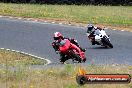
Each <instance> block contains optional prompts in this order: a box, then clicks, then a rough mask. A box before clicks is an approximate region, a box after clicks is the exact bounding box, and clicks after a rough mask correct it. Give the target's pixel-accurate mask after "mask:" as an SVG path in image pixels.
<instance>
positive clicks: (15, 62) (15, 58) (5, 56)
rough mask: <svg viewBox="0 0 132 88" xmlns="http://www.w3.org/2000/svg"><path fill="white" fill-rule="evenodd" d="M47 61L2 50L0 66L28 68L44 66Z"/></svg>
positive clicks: (0, 51)
mask: <svg viewBox="0 0 132 88" xmlns="http://www.w3.org/2000/svg"><path fill="white" fill-rule="evenodd" d="M44 64H46V61H45V60H41V59H38V58H34V57H31V56H28V55H24V54H20V53H16V52H11V51H7V50H1V49H0V66H19V65H22V66H26V65H44Z"/></svg>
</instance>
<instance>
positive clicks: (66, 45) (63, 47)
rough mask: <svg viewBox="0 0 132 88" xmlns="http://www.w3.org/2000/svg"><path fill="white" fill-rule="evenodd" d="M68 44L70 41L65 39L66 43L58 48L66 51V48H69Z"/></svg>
mask: <svg viewBox="0 0 132 88" xmlns="http://www.w3.org/2000/svg"><path fill="white" fill-rule="evenodd" d="M70 44H71V42H70V41H69V40H68V39H66V43H65V44H64V45H63V46H60V47H59V49H60V51H61V52H66V50H68V49H69V48H70Z"/></svg>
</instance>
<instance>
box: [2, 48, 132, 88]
mask: <svg viewBox="0 0 132 88" xmlns="http://www.w3.org/2000/svg"><path fill="white" fill-rule="evenodd" d="M36 60H38V59H35V58H34V59H33V57H30V56H27V55H23V54H20V53H15V52H11V51H6V50H0V87H1V88H131V87H132V82H131V83H129V84H111V85H109V84H86V85H84V86H79V85H78V84H77V83H76V75H77V74H78V68H79V67H80V64H75V65H70V64H69V65H62V66H54V65H53V66H49V67H48V66H47V67H45V68H43V69H42V68H41V69H39V68H38V69H33V68H31V65H34V64H35V65H36V64H37V65H42V62H43V61H41V60H40V61H36ZM34 62H35V63H34ZM43 63H44V62H43ZM83 68H84V69H85V70H86V73H87V74H130V75H131V76H132V67H130V66H127V65H121V66H112V65H102V66H100V65H94V64H92V65H85V66H83Z"/></svg>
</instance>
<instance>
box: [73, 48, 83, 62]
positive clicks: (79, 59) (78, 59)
mask: <svg viewBox="0 0 132 88" xmlns="http://www.w3.org/2000/svg"><path fill="white" fill-rule="evenodd" d="M71 53H72V55H73V57H74V58H76V59H75V60H76V61H78V62H79V63H81V62H82V59H81V58H80V57H79V55H77V54H76V53H75V52H74V51H72V50H71Z"/></svg>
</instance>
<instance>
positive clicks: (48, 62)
mask: <svg viewBox="0 0 132 88" xmlns="http://www.w3.org/2000/svg"><path fill="white" fill-rule="evenodd" d="M0 49H2V50H7V51H13V52H17V53H22V54H25V55H28V56H32V57H35V58H38V59H43V60H46V61H47V63H46V64H45V65H48V64H50V63H51V61H50V60H49V59H45V58H42V57H39V56H36V55H33V54H29V53H25V52H21V51H17V50H12V49H6V48H0Z"/></svg>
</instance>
